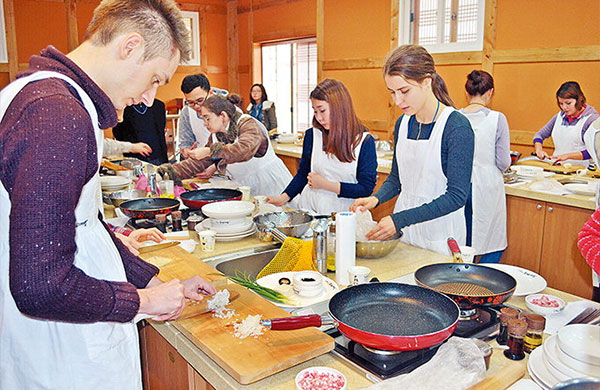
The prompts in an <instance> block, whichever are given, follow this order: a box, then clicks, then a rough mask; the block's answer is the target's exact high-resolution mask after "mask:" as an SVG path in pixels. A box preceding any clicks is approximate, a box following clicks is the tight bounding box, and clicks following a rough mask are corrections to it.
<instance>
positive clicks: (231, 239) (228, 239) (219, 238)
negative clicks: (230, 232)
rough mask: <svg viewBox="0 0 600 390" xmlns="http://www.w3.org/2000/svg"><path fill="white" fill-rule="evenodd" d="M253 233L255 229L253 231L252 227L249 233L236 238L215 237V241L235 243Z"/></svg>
mask: <svg viewBox="0 0 600 390" xmlns="http://www.w3.org/2000/svg"><path fill="white" fill-rule="evenodd" d="M255 231H256V229H254V227H252V230H250V231H249V232H246V233H240V234H238V235H236V236H216V237H215V240H217V241H237V240H241V239H242V238H245V237H249V236H251V235H253V234H254V232H255Z"/></svg>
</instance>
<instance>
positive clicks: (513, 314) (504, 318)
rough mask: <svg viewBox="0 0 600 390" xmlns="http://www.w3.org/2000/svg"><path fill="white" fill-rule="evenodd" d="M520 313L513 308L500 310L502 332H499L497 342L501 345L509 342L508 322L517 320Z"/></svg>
mask: <svg viewBox="0 0 600 390" xmlns="http://www.w3.org/2000/svg"><path fill="white" fill-rule="evenodd" d="M518 315H519V311H518V310H515V309H513V308H512V307H503V308H502V309H500V330H499V331H498V337H496V341H497V342H498V344H500V345H506V341H507V340H508V321H509V320H511V319H513V318H517V316H518Z"/></svg>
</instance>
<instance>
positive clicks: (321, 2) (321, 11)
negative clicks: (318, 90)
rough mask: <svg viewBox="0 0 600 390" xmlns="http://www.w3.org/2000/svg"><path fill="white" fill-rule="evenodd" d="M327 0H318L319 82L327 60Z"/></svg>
mask: <svg viewBox="0 0 600 390" xmlns="http://www.w3.org/2000/svg"><path fill="white" fill-rule="evenodd" d="M324 33H325V0H317V83H319V82H321V80H322V79H323V61H324V60H325V55H324V54H325V48H324V47H323V45H324V44H325V36H324Z"/></svg>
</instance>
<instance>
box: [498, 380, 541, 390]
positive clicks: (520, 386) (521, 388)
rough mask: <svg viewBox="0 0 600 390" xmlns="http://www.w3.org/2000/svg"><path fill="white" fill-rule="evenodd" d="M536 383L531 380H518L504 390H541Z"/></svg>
mask: <svg viewBox="0 0 600 390" xmlns="http://www.w3.org/2000/svg"><path fill="white" fill-rule="evenodd" d="M541 389H542V388H541V387H540V386H538V384H537V383H535V382H534V381H532V380H531V379H519V380H518V381H516V382H515V383H514V384H513V385H512V386H510V387H509V388H508V389H506V390H541Z"/></svg>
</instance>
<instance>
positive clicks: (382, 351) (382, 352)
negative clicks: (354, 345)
mask: <svg viewBox="0 0 600 390" xmlns="http://www.w3.org/2000/svg"><path fill="white" fill-rule="evenodd" d="M358 345H360V346H361V347H363V348H364V349H366V350H367V351H369V352H371V353H374V354H377V355H382V356H390V355H396V354H398V353H400V352H402V351H387V350H385V349H377V348H373V347H367V346H366V345H363V344H358Z"/></svg>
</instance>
